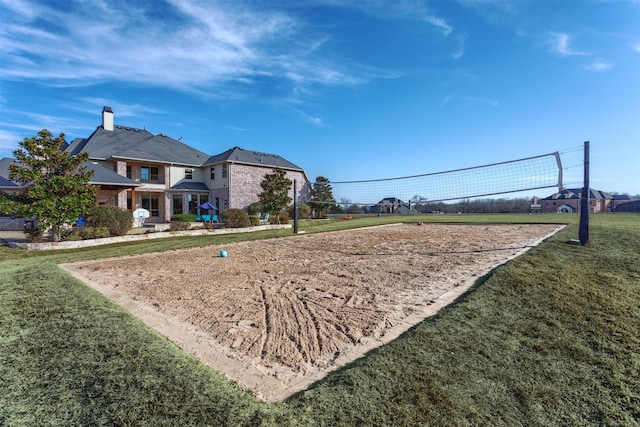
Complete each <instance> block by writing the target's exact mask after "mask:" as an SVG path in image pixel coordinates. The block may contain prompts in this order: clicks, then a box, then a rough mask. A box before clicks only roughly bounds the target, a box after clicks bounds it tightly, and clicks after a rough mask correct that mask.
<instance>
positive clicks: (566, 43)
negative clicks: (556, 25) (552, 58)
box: [547, 32, 590, 56]
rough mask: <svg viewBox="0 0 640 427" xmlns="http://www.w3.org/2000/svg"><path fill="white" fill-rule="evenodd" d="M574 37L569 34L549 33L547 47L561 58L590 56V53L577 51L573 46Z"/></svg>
mask: <svg viewBox="0 0 640 427" xmlns="http://www.w3.org/2000/svg"><path fill="white" fill-rule="evenodd" d="M571 43H572V36H571V35H569V34H567V33H556V32H549V33H547V45H548V46H549V50H550V51H551V52H553V53H555V54H557V55H560V56H584V55H590V53H589V52H584V51H581V50H576V49H574V48H573V47H572V46H571Z"/></svg>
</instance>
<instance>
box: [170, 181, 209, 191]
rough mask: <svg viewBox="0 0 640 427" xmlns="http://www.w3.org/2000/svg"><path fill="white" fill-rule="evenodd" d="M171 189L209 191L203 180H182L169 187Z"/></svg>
mask: <svg viewBox="0 0 640 427" xmlns="http://www.w3.org/2000/svg"><path fill="white" fill-rule="evenodd" d="M171 190H194V191H209V187H207V185H206V184H205V183H204V182H192V181H182V182H181V183H179V184H176V185H174V186H173V187H171Z"/></svg>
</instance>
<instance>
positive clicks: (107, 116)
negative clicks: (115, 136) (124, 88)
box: [102, 106, 113, 131]
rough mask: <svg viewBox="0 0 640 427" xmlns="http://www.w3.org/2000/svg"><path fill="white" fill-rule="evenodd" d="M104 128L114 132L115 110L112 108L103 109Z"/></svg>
mask: <svg viewBox="0 0 640 427" xmlns="http://www.w3.org/2000/svg"><path fill="white" fill-rule="evenodd" d="M102 128H103V129H104V130H111V131H112V130H113V110H111V107H106V106H105V107H104V108H103V109H102Z"/></svg>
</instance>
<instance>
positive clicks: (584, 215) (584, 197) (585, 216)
mask: <svg viewBox="0 0 640 427" xmlns="http://www.w3.org/2000/svg"><path fill="white" fill-rule="evenodd" d="M578 238H579V239H580V244H582V245H585V244H587V242H589V141H586V142H585V143H584V186H583V187H582V194H581V195H580V227H579V229H578Z"/></svg>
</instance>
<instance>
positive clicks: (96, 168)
mask: <svg viewBox="0 0 640 427" xmlns="http://www.w3.org/2000/svg"><path fill="white" fill-rule="evenodd" d="M82 165H83V166H86V167H87V169H89V170H92V171H93V177H92V178H91V180H89V183H90V184H95V185H112V186H117V187H139V186H140V185H142V184H139V183H137V182H135V181H133V180H131V179H129V178H127V177H126V176H122V175H118V174H117V173H115V172H114V171H112V170H110V169H107V168H105V167H103V166H100V165H99V164H97V163H94V162H84V163H83V164H82Z"/></svg>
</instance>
